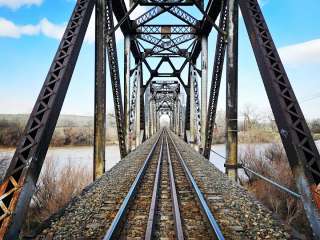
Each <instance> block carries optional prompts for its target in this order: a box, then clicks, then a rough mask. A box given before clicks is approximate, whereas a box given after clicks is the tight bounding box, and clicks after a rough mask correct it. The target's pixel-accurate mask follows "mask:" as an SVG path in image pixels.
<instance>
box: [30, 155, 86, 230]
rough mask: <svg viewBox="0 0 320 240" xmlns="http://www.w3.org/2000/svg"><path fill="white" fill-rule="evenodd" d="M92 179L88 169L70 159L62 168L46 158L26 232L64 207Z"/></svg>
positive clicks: (31, 205)
mask: <svg viewBox="0 0 320 240" xmlns="http://www.w3.org/2000/svg"><path fill="white" fill-rule="evenodd" d="M91 179H92V175H91V172H88V169H86V168H84V167H80V166H78V165H75V164H72V163H71V161H70V160H69V161H68V163H67V164H66V165H65V166H64V167H63V168H61V169H60V168H58V166H57V165H56V163H55V162H54V161H52V159H46V162H45V165H44V167H43V170H42V172H41V175H40V178H39V180H38V184H37V186H36V191H35V193H34V195H33V198H32V202H31V204H30V209H29V212H28V216H27V220H26V223H25V227H24V233H30V232H31V231H32V230H34V229H35V228H36V227H37V226H38V224H39V223H41V222H42V221H44V220H45V219H47V218H48V217H49V216H51V215H52V214H53V213H56V212H57V211H58V210H59V209H61V208H62V207H64V206H65V205H66V204H67V203H68V202H69V201H70V200H71V198H72V197H74V196H76V195H78V194H79V193H80V192H81V190H82V189H83V188H84V187H85V186H86V185H88V184H89V183H90V181H91Z"/></svg>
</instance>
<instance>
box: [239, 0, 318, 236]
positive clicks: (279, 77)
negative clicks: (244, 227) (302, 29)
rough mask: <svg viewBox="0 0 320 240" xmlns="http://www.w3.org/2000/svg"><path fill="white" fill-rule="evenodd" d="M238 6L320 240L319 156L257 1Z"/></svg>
mask: <svg viewBox="0 0 320 240" xmlns="http://www.w3.org/2000/svg"><path fill="white" fill-rule="evenodd" d="M239 4H240V8H241V12H242V15H243V19H244V22H245V25H246V28H247V31H248V35H249V38H250V41H251V45H252V47H253V50H254V54H255V57H256V60H257V63H258V66H259V70H260V73H261V77H262V80H263V83H264V86H265V89H266V92H267V95H268V98H269V102H270V105H271V108H272V111H273V114H274V117H275V120H276V123H277V126H278V129H279V132H280V136H281V140H282V143H283V146H284V149H285V151H286V154H287V157H288V161H289V164H290V167H291V170H292V174H293V177H294V179H295V181H296V185H297V188H298V190H299V193H300V194H301V199H302V203H303V206H304V209H305V212H306V215H307V217H308V220H309V223H310V226H311V228H312V230H313V233H314V237H315V238H316V239H319V238H320V213H319V207H320V198H319V192H318V190H317V189H318V186H319V184H320V156H319V152H318V150H317V147H316V145H315V143H314V140H313V138H312V135H311V133H310V130H309V128H308V125H307V122H306V120H305V118H304V116H303V113H302V111H301V108H300V106H299V103H298V101H297V98H296V96H295V94H294V91H293V89H292V86H291V84H290V81H289V78H288V76H287V74H286V71H285V69H284V67H283V64H282V62H281V59H280V57H279V54H278V52H277V49H276V46H275V44H274V42H273V39H272V37H271V34H270V32H269V29H268V26H267V24H266V22H265V19H264V17H263V14H262V12H261V9H260V7H259V4H258V2H257V0H240V1H239Z"/></svg>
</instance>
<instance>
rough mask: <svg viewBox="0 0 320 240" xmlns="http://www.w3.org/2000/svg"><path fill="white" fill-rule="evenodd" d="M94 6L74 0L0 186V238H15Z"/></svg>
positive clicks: (32, 191) (92, 3) (24, 214)
mask: <svg viewBox="0 0 320 240" xmlns="http://www.w3.org/2000/svg"><path fill="white" fill-rule="evenodd" d="M93 6H94V1H93V0H79V1H77V3H76V5H75V8H74V11H73V13H72V15H71V18H70V21H69V23H68V26H67V28H66V30H65V33H64V35H63V38H62V40H61V43H60V45H59V48H58V51H57V53H56V55H55V58H54V60H53V62H52V65H51V68H50V70H49V73H48V75H47V77H46V80H45V82H44V85H43V87H42V89H41V91H40V94H39V97H38V99H37V101H36V103H35V106H34V108H33V111H32V113H31V115H30V118H29V120H28V123H27V125H26V128H25V131H24V133H23V135H22V137H21V138H20V140H19V143H18V147H17V149H16V151H15V154H14V156H13V158H12V160H11V162H10V166H9V168H8V170H7V172H6V174H5V177H4V180H3V181H2V182H1V185H0V207H1V210H2V211H1V216H0V226H1V227H0V239H17V238H18V236H19V233H20V230H21V227H22V224H23V221H24V219H25V217H26V213H27V210H28V206H29V203H30V201H31V197H32V194H33V193H34V190H35V185H36V182H37V180H38V177H39V174H40V171H41V168H42V164H43V161H44V159H45V156H46V153H47V150H48V147H49V143H50V140H51V137H52V134H53V131H54V128H55V125H56V122H57V120H58V117H59V114H60V110H61V107H62V104H63V101H64V98H65V95H66V92H67V89H68V86H69V83H70V79H71V76H72V73H73V70H74V67H75V64H76V61H77V58H78V55H79V52H80V48H81V44H82V41H83V39H84V36H85V32H86V29H87V26H88V23H89V20H90V16H91V14H92V10H93Z"/></svg>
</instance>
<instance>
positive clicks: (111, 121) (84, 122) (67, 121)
mask: <svg viewBox="0 0 320 240" xmlns="http://www.w3.org/2000/svg"><path fill="white" fill-rule="evenodd" d="M28 118H29V115H28V114H0V121H3V120H5V121H8V122H14V123H19V124H20V125H25V124H26V122H27V120H28ZM88 126H93V116H80V115H61V116H60V117H59V119H58V123H57V126H56V127H88ZM106 126H107V128H108V127H112V128H113V127H114V126H115V117H114V115H113V114H107V124H106Z"/></svg>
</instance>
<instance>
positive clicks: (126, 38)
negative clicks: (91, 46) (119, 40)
mask: <svg viewBox="0 0 320 240" xmlns="http://www.w3.org/2000/svg"><path fill="white" fill-rule="evenodd" d="M130 43H131V36H130V35H125V36H124V81H123V87H124V99H123V101H124V121H125V130H126V131H125V132H126V139H127V144H128V146H127V148H128V149H129V146H130V143H129V141H130V137H129V124H130V64H131V58H130V47H131V44H130Z"/></svg>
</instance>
